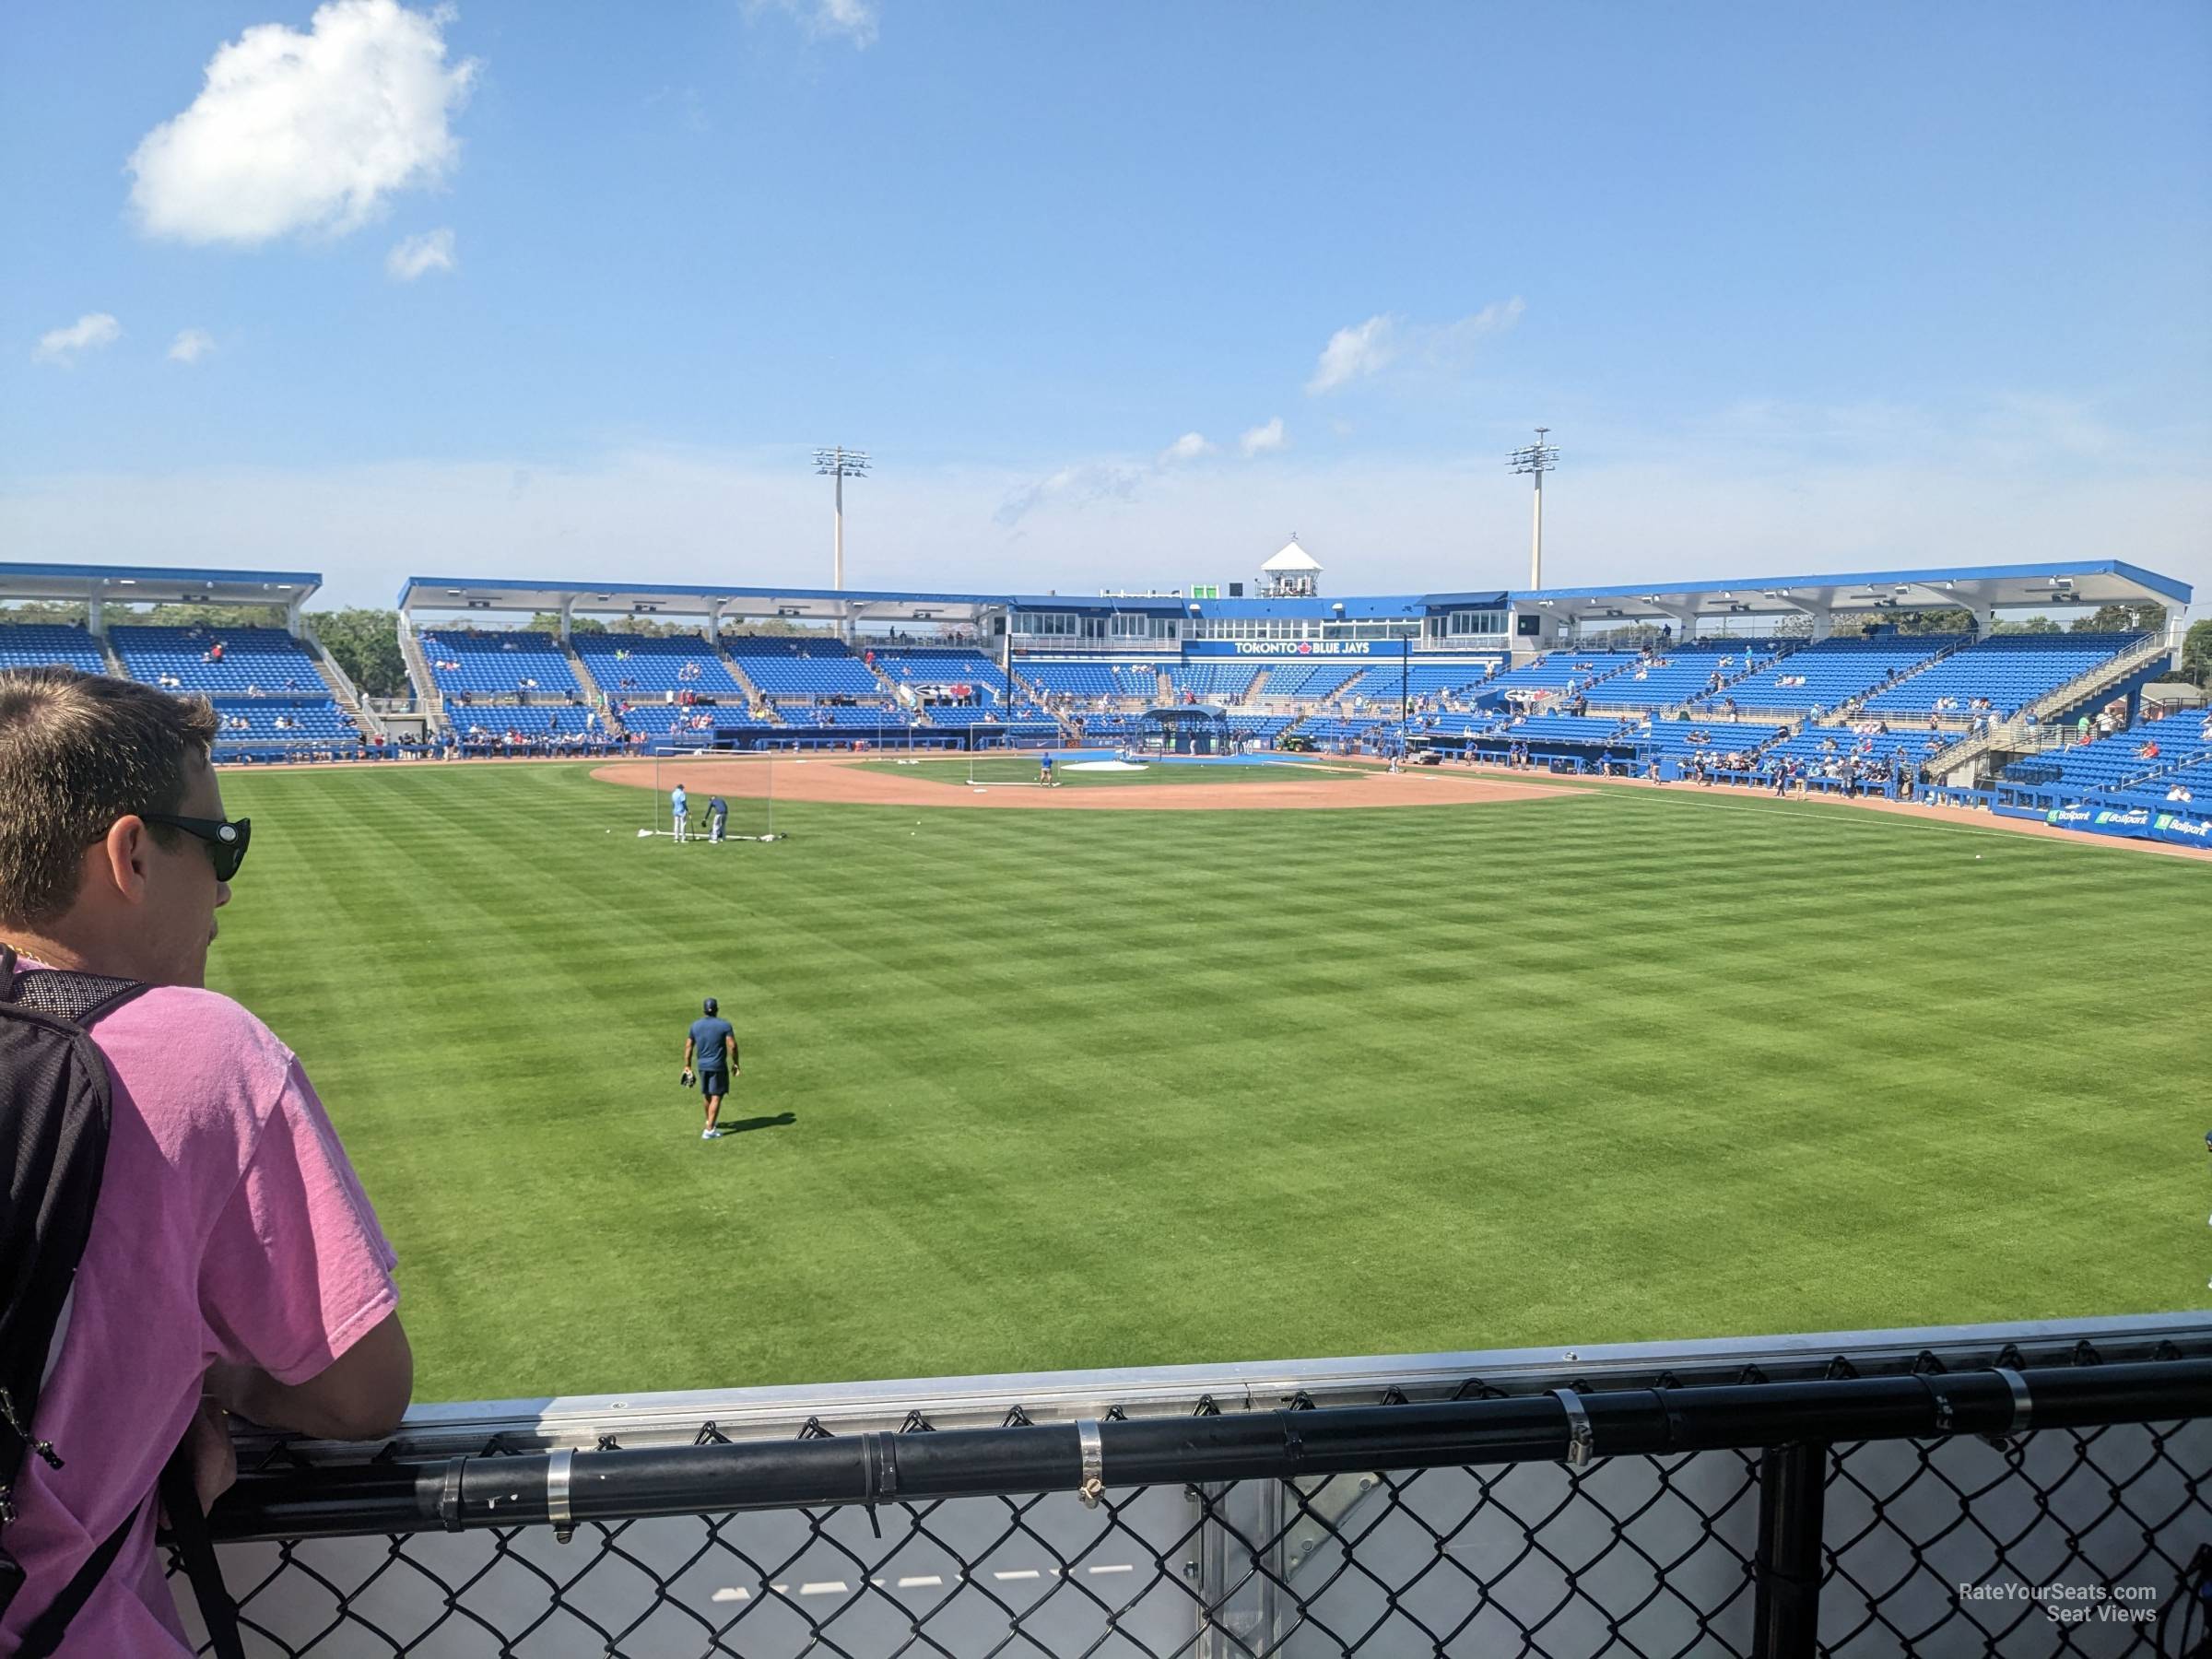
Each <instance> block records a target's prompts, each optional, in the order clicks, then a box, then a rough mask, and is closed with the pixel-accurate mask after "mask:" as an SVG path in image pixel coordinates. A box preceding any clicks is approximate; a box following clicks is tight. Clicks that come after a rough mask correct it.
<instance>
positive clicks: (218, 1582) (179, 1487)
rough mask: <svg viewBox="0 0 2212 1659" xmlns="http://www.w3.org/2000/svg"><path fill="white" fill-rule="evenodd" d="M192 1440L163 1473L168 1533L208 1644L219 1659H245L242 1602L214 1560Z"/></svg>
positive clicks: (177, 1453)
mask: <svg viewBox="0 0 2212 1659" xmlns="http://www.w3.org/2000/svg"><path fill="white" fill-rule="evenodd" d="M191 1448H192V1436H191V1435H189V1434H187V1435H186V1436H185V1437H184V1443H183V1444H182V1446H179V1447H178V1448H177V1450H176V1454H175V1455H174V1456H173V1457H171V1459H170V1460H169V1465H168V1466H167V1467H166V1468H164V1469H163V1470H162V1471H161V1484H160V1486H159V1488H157V1489H158V1490H159V1492H160V1494H161V1507H162V1508H163V1509H164V1510H165V1511H167V1512H168V1513H169V1535H170V1539H171V1542H172V1543H174V1544H175V1545H176V1547H177V1554H178V1555H179V1556H181V1557H182V1558H183V1561H184V1573H185V1576H186V1577H187V1578H189V1579H191V1580H192V1594H193V1596H194V1599H195V1600H197V1601H198V1602H199V1604H200V1622H201V1623H202V1624H204V1625H206V1627H207V1641H208V1645H209V1646H210V1647H211V1648H213V1650H214V1652H215V1659H246V1650H245V1645H244V1643H243V1641H241V1639H240V1636H239V1633H238V1604H237V1603H235V1602H233V1601H232V1600H231V1599H230V1591H229V1587H228V1586H227V1585H225V1584H224V1583H223V1568H222V1563H221V1562H219V1561H218V1560H217V1559H215V1541H214V1540H213V1539H212V1538H210V1537H209V1536H208V1535H207V1517H206V1514H205V1513H203V1512H201V1509H200V1489H199V1487H198V1486H197V1484H196V1483H195V1482H194V1479H193V1476H192V1450H191Z"/></svg>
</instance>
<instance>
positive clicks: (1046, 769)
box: [1037, 749, 1053, 789]
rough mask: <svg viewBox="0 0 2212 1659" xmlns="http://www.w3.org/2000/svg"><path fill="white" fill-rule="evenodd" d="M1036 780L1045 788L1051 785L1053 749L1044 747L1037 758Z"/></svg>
mask: <svg viewBox="0 0 2212 1659" xmlns="http://www.w3.org/2000/svg"><path fill="white" fill-rule="evenodd" d="M1037 782H1040V783H1041V784H1043V785H1044V786H1045V787H1046V788H1047V789H1050V788H1051V787H1052V786H1053V751H1052V750H1050V749H1046V750H1045V751H1044V753H1043V754H1042V755H1041V756H1040V757H1038V760H1037Z"/></svg>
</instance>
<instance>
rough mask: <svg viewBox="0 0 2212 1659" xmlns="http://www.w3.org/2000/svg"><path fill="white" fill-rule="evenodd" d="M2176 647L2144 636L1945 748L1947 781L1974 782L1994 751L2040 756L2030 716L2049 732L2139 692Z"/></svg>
mask: <svg viewBox="0 0 2212 1659" xmlns="http://www.w3.org/2000/svg"><path fill="white" fill-rule="evenodd" d="M2172 651H2173V647H2172V646H2171V644H2169V643H2168V642H2167V641H2166V638H2165V636H2164V635H2162V634H2145V635H2144V636H2143V637H2142V638H2141V639H2140V640H2138V641H2136V642H2135V643H2134V644H2132V645H2130V646H2128V647H2127V648H2126V649H2125V650H2124V651H2122V652H2121V653H2119V654H2118V655H2117V656H2112V657H2108V658H2106V659H2105V660H2104V661H2103V662H2101V663H2100V664H2098V665H2096V666H2095V667H2094V668H2091V669H2089V670H2088V671H2087V672H2086V673H2083V674H2078V675H2076V676H2075V677H2073V678H2072V679H2070V680H2068V681H2067V682H2066V683H2065V685H2063V686H2060V687H2059V688H2057V689H2055V690H2053V691H2046V692H2045V693H2044V694H2043V695H2042V696H2041V697H2039V698H2037V699H2036V700H2034V701H2033V702H2031V703H2030V704H2029V705H2028V706H2027V707H2026V708H2025V709H2022V710H2021V711H2020V712H2019V713H2018V714H2017V715H2015V716H2014V717H2013V718H2012V719H2010V720H2007V721H2004V722H2001V723H1997V724H1992V725H1991V726H1990V728H1989V730H1987V731H1986V732H1983V733H1981V734H1979V735H1974V736H1971V737H1968V738H1966V739H1964V740H1963V741H1961V742H1959V743H1955V744H1953V745H1952V746H1951V747H1949V748H1947V749H1946V750H1944V752H1943V777H1944V781H1945V782H1948V783H1971V782H1972V780H1973V777H1974V774H1975V772H1976V771H1978V770H1979V769H1980V766H1981V763H1982V761H1983V759H1984V758H1985V757H1987V756H1989V755H1992V754H1999V755H2006V756H2008V757H2010V759H2007V760H2006V761H2005V762H2004V763H2003V764H2004V765H2010V764H2011V762H2012V760H2017V759H2027V758H2028V757H2030V756H2032V755H2035V754H2037V753H2038V752H2040V750H2041V744H2040V743H2039V742H2038V741H2037V740H2036V738H2035V737H2034V736H2032V735H2030V732H2029V729H2028V717H2029V716H2030V714H2032V715H2034V716H2035V720H2036V724H2037V725H2038V726H2039V727H2041V728H2042V729H2043V730H2046V731H2047V730H2049V729H2050V728H2051V727H2053V726H2054V725H2063V724H2065V717H2066V716H2068V715H2070V714H2074V713H2076V712H2078V711H2080V710H2081V709H2084V708H2093V707H2101V706H2102V705H2103V704H2105V703H2108V702H2111V701H2112V700H2114V699H2115V698H2120V697H2124V696H2127V695H2129V694H2130V693H2132V692H2136V691H2139V690H2141V689H2142V688H2144V687H2145V686H2147V685H2148V684H2150V683H2151V682H2152V681H2153V680H2156V679H2158V678H2159V677H2161V676H2162V675H2163V673H2164V672H2165V667H2166V662H2167V659H2168V658H2169V657H2170V656H2171V653H2172ZM1900 683H1901V682H1900ZM2000 770H2001V768H2000Z"/></svg>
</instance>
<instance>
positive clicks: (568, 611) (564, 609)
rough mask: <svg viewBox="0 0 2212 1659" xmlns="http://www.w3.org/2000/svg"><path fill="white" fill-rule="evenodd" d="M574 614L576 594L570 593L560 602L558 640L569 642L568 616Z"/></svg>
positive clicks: (564, 643)
mask: <svg viewBox="0 0 2212 1659" xmlns="http://www.w3.org/2000/svg"><path fill="white" fill-rule="evenodd" d="M575 614H576V595H575V594H570V595H569V596H568V597H567V598H566V599H563V600H562V601H561V602H560V642H561V643H562V644H563V645H566V644H567V643H568V642H569V618H571V617H573V616H574V615H575Z"/></svg>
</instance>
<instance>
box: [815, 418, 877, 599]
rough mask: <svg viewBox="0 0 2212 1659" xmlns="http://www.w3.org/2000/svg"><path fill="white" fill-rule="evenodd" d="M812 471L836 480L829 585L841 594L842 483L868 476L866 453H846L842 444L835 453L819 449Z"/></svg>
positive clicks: (842, 559) (854, 451) (843, 531)
mask: <svg viewBox="0 0 2212 1659" xmlns="http://www.w3.org/2000/svg"><path fill="white" fill-rule="evenodd" d="M814 470H815V471H816V472H818V473H827V474H829V475H830V477H833V478H835V479H836V480H837V508H836V514H835V516H834V517H833V518H832V519H831V520H830V586H831V587H833V588H836V589H838V590H839V591H842V590H843V588H844V585H845V480H846V479H847V478H848V477H852V478H865V477H867V476H868V453H867V451H865V450H849V449H847V448H845V447H844V446H843V445H842V444H840V445H838V446H837V447H836V448H835V449H818V450H816V451H815V452H814Z"/></svg>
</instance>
